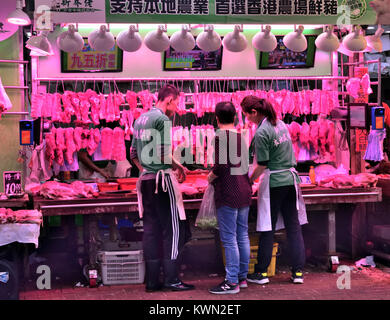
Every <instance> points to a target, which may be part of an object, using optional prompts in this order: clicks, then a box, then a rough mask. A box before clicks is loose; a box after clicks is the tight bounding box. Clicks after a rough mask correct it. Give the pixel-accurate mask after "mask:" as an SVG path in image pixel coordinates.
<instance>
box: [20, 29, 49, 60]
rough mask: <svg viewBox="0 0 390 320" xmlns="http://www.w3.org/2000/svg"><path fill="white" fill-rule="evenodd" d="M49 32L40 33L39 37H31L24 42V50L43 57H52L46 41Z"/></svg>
mask: <svg viewBox="0 0 390 320" xmlns="http://www.w3.org/2000/svg"><path fill="white" fill-rule="evenodd" d="M48 34H49V31H42V32H41V34H40V35H39V36H32V37H31V38H30V39H28V40H27V42H26V48H28V49H30V50H32V51H35V52H36V53H38V54H40V55H43V56H50V55H53V50H52V48H51V44H50V42H49V40H48V39H47V35H48Z"/></svg>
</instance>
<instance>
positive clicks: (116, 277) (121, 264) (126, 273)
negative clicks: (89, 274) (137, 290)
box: [98, 250, 145, 285]
mask: <svg viewBox="0 0 390 320" xmlns="http://www.w3.org/2000/svg"><path fill="white" fill-rule="evenodd" d="M98 260H99V262H100V265H101V272H102V280H103V284H104V285H112V284H130V283H134V284H135V283H143V282H144V278H145V261H144V258H143V251H142V250H137V251H99V252H98Z"/></svg>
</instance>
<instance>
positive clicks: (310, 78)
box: [35, 76, 348, 82]
mask: <svg viewBox="0 0 390 320" xmlns="http://www.w3.org/2000/svg"><path fill="white" fill-rule="evenodd" d="M347 79H348V77H345V76H344V77H343V76H336V77H333V76H306V77H288V76H286V77H210V78H208V77H203V78H199V77H191V78H76V77H73V78H71V77H69V78H36V79H35V80H37V81H42V82H47V81H118V82H119V81H126V82H127V81H199V80H200V81H202V80H204V81H210V80H211V81H224V80H225V81H228V80H284V81H285V80H347Z"/></svg>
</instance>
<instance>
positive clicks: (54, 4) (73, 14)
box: [35, 0, 105, 23]
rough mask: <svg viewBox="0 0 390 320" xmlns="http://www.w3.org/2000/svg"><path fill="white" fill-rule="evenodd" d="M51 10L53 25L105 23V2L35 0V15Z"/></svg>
mask: <svg viewBox="0 0 390 320" xmlns="http://www.w3.org/2000/svg"><path fill="white" fill-rule="evenodd" d="M47 9H49V10H50V19H51V23H70V22H73V23H80V22H83V23H104V22H105V3H104V0H35V13H40V14H43V12H44V11H46V10H47Z"/></svg>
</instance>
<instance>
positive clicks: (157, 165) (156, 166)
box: [130, 85, 194, 292]
mask: <svg viewBox="0 0 390 320" xmlns="http://www.w3.org/2000/svg"><path fill="white" fill-rule="evenodd" d="M157 100H158V101H157V103H156V107H155V108H152V109H151V110H149V111H148V112H146V113H144V114H143V115H142V116H141V117H139V118H138V119H137V120H136V122H135V124H134V136H133V141H132V146H131V151H130V154H131V155H130V158H131V159H132V160H133V162H134V163H135V164H136V165H137V167H138V168H139V169H140V172H141V176H140V179H139V181H138V183H137V192H138V205H139V209H140V216H141V217H142V218H143V223H144V235H143V250H144V258H145V264H146V291H148V292H152V291H156V290H159V289H161V288H162V287H164V288H167V289H170V290H173V291H183V290H191V289H194V286H193V285H189V284H185V283H183V282H182V281H181V280H180V279H179V278H178V270H177V256H178V254H179V251H180V249H181V248H182V246H183V245H184V232H185V229H184V227H185V226H184V223H183V221H181V220H184V219H185V213H184V208H183V205H182V198H181V193H180V191H179V190H178V188H177V181H176V178H175V177H174V176H173V175H172V173H171V169H174V170H177V171H178V173H179V180H181V181H184V179H185V175H186V169H185V168H184V167H183V166H182V165H181V164H180V163H179V162H178V161H177V160H175V159H174V158H173V157H172V150H171V122H170V120H169V118H168V117H169V116H172V115H173V114H174V113H175V112H176V109H177V105H178V102H179V92H178V90H177V89H176V88H175V87H174V86H171V85H166V86H164V87H162V88H161V89H160V90H159V92H158V98H157ZM161 247H162V252H161ZM161 258H162V259H163V266H164V285H163V286H162V285H161V284H160V282H159V274H160V265H161Z"/></svg>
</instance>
